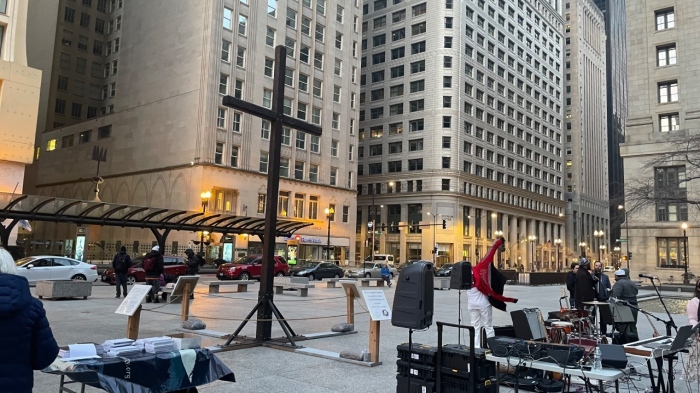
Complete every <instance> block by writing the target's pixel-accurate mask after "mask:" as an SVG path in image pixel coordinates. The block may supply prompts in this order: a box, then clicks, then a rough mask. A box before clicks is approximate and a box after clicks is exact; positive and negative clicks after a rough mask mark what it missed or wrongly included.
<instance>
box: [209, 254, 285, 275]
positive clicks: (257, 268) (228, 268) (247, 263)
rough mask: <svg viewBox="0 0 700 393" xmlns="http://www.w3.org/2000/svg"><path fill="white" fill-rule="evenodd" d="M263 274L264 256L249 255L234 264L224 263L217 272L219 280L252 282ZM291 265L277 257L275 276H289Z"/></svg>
mask: <svg viewBox="0 0 700 393" xmlns="http://www.w3.org/2000/svg"><path fill="white" fill-rule="evenodd" d="M261 274H262V255H259V254H258V255H247V256H245V257H242V258H240V259H238V260H237V261H236V262H234V263H224V264H223V265H220V266H219V269H218V270H217V271H216V278H218V279H219V280H250V279H251V278H257V279H259V278H260V275H261ZM288 275H289V265H287V261H285V260H284V258H282V257H280V256H275V276H278V277H281V276H288Z"/></svg>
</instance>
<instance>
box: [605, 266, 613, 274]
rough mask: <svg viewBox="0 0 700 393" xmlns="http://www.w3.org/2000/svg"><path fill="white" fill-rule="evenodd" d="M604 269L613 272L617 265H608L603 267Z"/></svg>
mask: <svg viewBox="0 0 700 393" xmlns="http://www.w3.org/2000/svg"><path fill="white" fill-rule="evenodd" d="M603 271H604V272H606V273H612V272H614V271H615V266H606V267H604V268H603Z"/></svg>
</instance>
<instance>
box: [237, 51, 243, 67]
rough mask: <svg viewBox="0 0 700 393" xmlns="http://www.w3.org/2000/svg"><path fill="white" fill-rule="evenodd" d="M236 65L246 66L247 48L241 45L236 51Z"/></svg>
mask: <svg viewBox="0 0 700 393" xmlns="http://www.w3.org/2000/svg"><path fill="white" fill-rule="evenodd" d="M236 66H238V67H244V66H245V48H244V47H242V46H239V47H238V51H237V52H236Z"/></svg>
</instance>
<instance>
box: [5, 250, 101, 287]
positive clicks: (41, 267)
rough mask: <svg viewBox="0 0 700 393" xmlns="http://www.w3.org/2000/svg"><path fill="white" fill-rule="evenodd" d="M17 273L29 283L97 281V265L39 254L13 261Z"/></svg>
mask: <svg viewBox="0 0 700 393" xmlns="http://www.w3.org/2000/svg"><path fill="white" fill-rule="evenodd" d="M15 266H16V267H17V274H18V275H20V276H23V277H25V278H26V279H27V280H28V281H29V283H30V284H36V282H37V281H44V280H83V281H88V282H95V281H97V277H98V276H97V266H95V265H91V264H89V263H85V262H80V261H78V260H75V259H72V258H66V257H57V256H51V255H39V256H35V257H27V258H22V259H20V260H18V261H17V262H15Z"/></svg>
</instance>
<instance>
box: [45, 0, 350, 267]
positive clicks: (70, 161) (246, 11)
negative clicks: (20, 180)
mask: <svg viewBox="0 0 700 393" xmlns="http://www.w3.org/2000/svg"><path fill="white" fill-rule="evenodd" d="M360 17H361V15H360V9H359V2H346V1H335V0H333V1H330V0H328V1H325V0H318V1H314V2H313V4H312V2H311V0H302V1H299V2H296V1H269V2H260V1H248V0H226V1H214V0H206V1H196V2H187V1H165V0H158V1H146V2H130V1H124V2H123V1H121V0H112V1H104V0H81V1H75V0H61V1H60V2H59V5H58V7H57V9H56V11H55V12H54V13H53V15H48V13H43V14H41V15H37V18H46V19H51V18H56V19H57V20H58V23H57V27H56V32H55V34H56V38H55V49H54V52H53V62H52V66H51V68H50V69H48V70H47V72H50V73H51V83H50V92H49V94H48V105H47V113H46V114H45V115H46V119H47V120H46V129H42V130H39V132H40V138H39V139H40V141H41V144H40V148H41V154H40V156H39V158H38V160H37V161H36V163H35V165H36V166H37V177H36V192H38V193H40V194H45V195H54V196H59V197H67V198H76V199H87V200H89V199H92V198H93V197H94V194H93V192H92V190H93V188H94V185H93V184H92V183H91V181H90V179H91V178H92V177H93V176H95V174H96V167H97V163H96V162H94V161H91V159H90V158H91V152H92V150H93V147H95V146H97V147H99V148H101V149H106V151H107V162H106V163H102V165H101V166H100V176H102V177H103V178H104V179H105V183H104V184H103V185H101V186H100V188H101V191H100V194H99V198H100V199H101V200H102V201H105V202H116V203H124V204H133V205H143V206H153V207H165V208H170V209H188V210H200V209H202V205H201V202H202V201H201V198H200V194H201V193H202V192H203V191H210V192H211V198H210V200H209V203H208V209H207V212H213V213H222V214H235V215H241V216H252V217H264V212H265V210H266V209H268V208H271V209H275V210H276V211H277V214H278V216H279V217H280V218H285V219H291V220H303V221H307V222H311V223H313V226H312V227H309V228H305V229H303V230H302V231H300V234H301V235H302V243H301V247H300V250H299V251H300V254H299V259H312V258H322V257H327V256H326V255H323V254H322V251H323V250H322V248H323V247H324V246H325V245H326V243H327V242H328V241H330V243H331V246H333V247H334V250H333V253H332V254H331V255H330V258H335V259H353V258H354V257H353V253H354V250H353V249H351V248H350V247H349V246H350V245H351V244H353V243H354V237H355V232H354V225H355V217H354V215H353V214H352V213H354V211H355V210H356V202H355V190H356V185H355V181H356V179H355V174H356V169H355V168H356V159H357V157H356V154H357V142H356V140H357V135H356V130H357V128H358V123H357V122H358V120H357V116H358V115H357V114H358V112H357V109H356V108H355V105H356V101H357V99H356V96H357V94H359V81H356V75H357V68H358V66H359V56H360V55H359V49H358V45H359V38H360V35H359V34H360V33H359V29H360V22H359V21H360ZM41 22H42V21H41V20H37V21H34V22H33V23H41ZM276 45H285V46H286V48H287V52H288V53H287V59H286V64H287V66H286V71H285V74H284V78H285V83H286V85H287V86H286V89H285V93H284V94H285V99H284V110H285V112H286V113H287V114H292V115H293V116H295V117H297V118H299V119H302V120H306V121H308V122H310V123H313V124H317V125H320V126H322V127H323V130H324V132H323V135H322V136H321V137H317V136H312V135H308V134H305V133H303V132H299V131H296V130H293V129H288V128H286V129H285V130H284V133H283V135H282V136H281V138H282V144H283V147H282V161H281V176H282V179H281V180H280V193H279V199H278V204H277V205H276V206H265V195H266V182H267V175H266V173H267V171H268V151H269V139H270V132H271V124H270V123H269V122H267V121H262V120H261V119H259V118H255V117H252V116H250V115H248V114H244V113H242V112H239V111H236V110H233V109H231V108H226V107H224V106H223V105H222V97H223V96H225V95H232V96H236V97H238V98H241V99H243V100H246V101H249V102H253V103H255V104H258V105H262V106H265V107H270V106H271V102H272V76H273V68H274V62H275V60H274V48H275V46H276ZM326 208H332V209H334V212H335V213H334V214H331V216H330V218H329V219H328V218H327V217H326V214H325V213H324V209H326ZM329 225H330V227H331V229H330V236H328V233H327V228H328V226H329ZM42 228H44V229H43V230H38V231H36V232H38V233H35V235H34V237H35V239H36V240H38V241H41V240H42V239H44V238H45V239H49V238H54V239H55V238H58V239H66V241H69V240H70V239H71V238H73V237H74V235H75V233H71V232H70V231H75V228H74V227H73V228H72V229H71V228H70V227H65V228H64V227H61V229H60V230H59V229H55V228H54V227H53V226H48V225H43V226H42ZM89 232H90V233H89V234H88V241H89V242H91V243H98V244H101V241H104V242H105V247H107V249H108V251H112V250H114V248H115V247H116V246H117V245H118V244H119V243H121V244H129V245H132V244H133V245H134V246H133V248H134V250H137V251H139V252H143V251H147V250H149V249H150V247H151V244H152V242H153V241H154V239H153V237H152V235H151V234H150V232H149V231H146V230H135V229H122V228H99V227H91V228H89ZM218 236H219V235H214V237H213V238H212V239H211V241H212V242H213V244H214V245H216V248H212V249H211V251H212V252H213V253H214V254H213V255H212V256H213V257H215V256H216V255H221V253H222V251H221V250H222V249H227V251H226V252H225V253H224V255H226V256H227V257H228V256H230V255H231V254H232V253H235V254H236V255H239V254H241V253H246V252H256V251H260V250H261V248H262V245H261V243H260V241H259V239H257V238H255V237H253V238H250V239H249V238H248V237H247V236H243V235H241V236H236V237H235V238H233V239H221V238H219V237H218ZM198 237H199V235H197V234H188V233H178V234H176V235H171V236H170V237H169V239H168V243H167V245H168V246H167V247H166V252H168V253H170V252H172V253H176V252H181V251H183V250H184V248H185V247H187V246H188V243H189V242H190V240H195V239H197V238H198ZM328 237H330V239H328ZM170 241H172V244H171V243H170ZM224 243H226V244H227V245H224ZM277 243H278V244H279V246H278V252H279V253H281V254H284V252H285V248H286V247H285V239H282V238H278V239H277ZM64 247H65V248H66V249H68V248H69V247H68V244H65V245H64ZM101 251H102V250H101V248H100V247H97V248H96V254H99V253H100V252H101ZM95 256H98V255H93V256H92V257H95ZM88 257H91V256H90V255H88Z"/></svg>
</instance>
